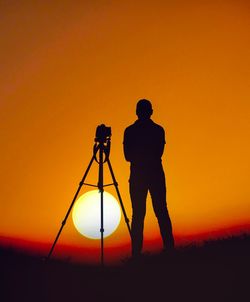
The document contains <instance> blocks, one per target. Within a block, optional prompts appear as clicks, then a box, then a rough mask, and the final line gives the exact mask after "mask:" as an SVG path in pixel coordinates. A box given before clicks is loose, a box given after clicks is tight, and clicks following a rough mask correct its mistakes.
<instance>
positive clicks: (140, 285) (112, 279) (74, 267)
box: [0, 235, 250, 302]
mask: <svg viewBox="0 0 250 302" xmlns="http://www.w3.org/2000/svg"><path fill="white" fill-rule="evenodd" d="M0 265H1V272H2V273H1V275H2V276H3V278H2V280H3V281H2V283H1V287H2V290H1V292H0V301H25V302H29V301H60V302H64V301H76V302H77V301H119V302H120V301H202V302H203V301H213V302H214V301H225V302H227V301H240V302H242V301H250V287H249V284H250V283H249V280H250V278H249V276H250V275H249V272H250V236H249V235H245V236H239V237H231V238H227V239H221V240H215V241H208V242H205V243H204V244H203V245H201V246H186V247H182V248H179V249H178V250H177V251H176V252H175V253H174V254H172V255H165V254H162V255H161V254H160V255H145V256H143V257H142V259H141V260H140V261H137V262H131V261H130V259H124V263H123V265H121V266H112V267H111V266H110V267H104V268H101V267H98V266H86V265H79V264H72V263H66V262H63V261H55V260H50V261H48V262H47V261H44V260H42V259H40V258H38V257H35V256H30V255H27V254H24V253H20V252H17V251H15V250H11V249H6V248H2V249H0Z"/></svg>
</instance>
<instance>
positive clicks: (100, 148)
mask: <svg viewBox="0 0 250 302" xmlns="http://www.w3.org/2000/svg"><path fill="white" fill-rule="evenodd" d="M102 126H104V125H101V126H98V128H99V127H102ZM104 127H105V126H104ZM98 128H97V130H98ZM105 128H107V127H105ZM110 137H111V130H110V134H109V135H108V136H106V135H101V136H98V131H97V134H96V138H95V144H94V147H93V156H92V158H91V160H90V163H89V165H88V167H87V169H86V171H85V173H84V175H83V178H82V180H81V181H80V183H79V186H78V189H77V191H76V193H75V195H74V198H73V200H72V202H71V204H70V207H69V209H68V211H67V213H66V215H65V217H64V219H63V221H62V224H61V227H60V229H59V231H58V233H57V235H56V238H55V240H54V243H53V245H52V247H51V249H50V251H49V253H48V256H47V259H49V258H50V256H51V254H52V253H53V250H54V248H55V245H56V243H57V240H58V239H59V237H60V234H61V232H62V230H63V227H64V225H65V224H66V221H67V219H68V216H69V214H70V212H71V210H72V208H73V205H74V203H75V201H76V199H77V196H78V194H79V192H80V190H81V188H82V186H83V185H86V186H92V187H97V188H98V189H99V191H100V193H101V194H100V199H101V200H100V201H101V228H100V232H101V264H102V265H104V236H103V235H104V221H103V213H104V209H103V192H104V187H106V186H111V185H114V186H115V189H116V193H117V196H118V199H119V203H120V206H121V209H122V213H123V216H124V219H125V223H126V225H127V228H128V232H129V235H130V238H131V229H130V226H129V219H128V217H127V214H126V211H125V208H124V205H123V202H122V198H121V194H120V191H119V188H118V183H117V181H116V179H115V175H114V172H113V169H112V166H111V163H110V160H109V154H110V146H111V142H110ZM98 153H99V156H98V157H99V158H97V155H98ZM94 160H95V161H96V162H97V163H98V165H99V173H98V184H97V185H93V184H88V183H85V179H86V177H87V175H88V173H89V170H90V168H91V166H92V164H93V162H94ZM105 162H107V164H108V167H109V171H110V174H111V177H112V181H113V183H111V184H107V185H104V184H103V165H104V163H105Z"/></svg>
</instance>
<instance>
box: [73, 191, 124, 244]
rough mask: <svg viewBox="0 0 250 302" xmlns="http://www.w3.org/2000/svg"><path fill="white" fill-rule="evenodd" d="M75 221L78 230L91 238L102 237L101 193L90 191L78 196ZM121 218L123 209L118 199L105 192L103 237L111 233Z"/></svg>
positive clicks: (75, 206)
mask: <svg viewBox="0 0 250 302" xmlns="http://www.w3.org/2000/svg"><path fill="white" fill-rule="evenodd" d="M72 217H73V223H74V226H75V228H76V229H77V231H78V232H79V233H80V234H82V235H83V236H85V237H87V238H90V239H100V238H101V232H100V228H101V193H100V192H99V191H98V190H94V191H89V192H87V193H85V194H83V195H82V196H80V197H79V198H78V200H77V201H76V203H75V205H74V208H73V212H72ZM120 220H121V210H120V206H119V204H118V202H117V200H116V199H115V198H114V197H113V196H112V195H111V194H110V193H108V192H105V191H104V194H103V224H104V233H103V237H107V236H109V235H111V234H112V233H113V232H114V231H115V230H116V229H117V227H118V225H119V223H120Z"/></svg>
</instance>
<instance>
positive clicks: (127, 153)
mask: <svg viewBox="0 0 250 302" xmlns="http://www.w3.org/2000/svg"><path fill="white" fill-rule="evenodd" d="M123 153H124V156H125V159H126V161H131V146H130V143H129V135H128V130H127V129H126V130H125V131H124V138H123Z"/></svg>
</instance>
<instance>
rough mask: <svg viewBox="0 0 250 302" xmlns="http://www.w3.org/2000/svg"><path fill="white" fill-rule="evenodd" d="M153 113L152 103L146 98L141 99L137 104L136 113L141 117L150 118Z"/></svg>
mask: <svg viewBox="0 0 250 302" xmlns="http://www.w3.org/2000/svg"><path fill="white" fill-rule="evenodd" d="M152 113H153V109H152V104H151V103H150V101H148V100H146V99H141V100H139V101H138V103H137V105H136V115H137V116H138V118H139V119H149V118H150V117H151V115H152Z"/></svg>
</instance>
